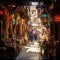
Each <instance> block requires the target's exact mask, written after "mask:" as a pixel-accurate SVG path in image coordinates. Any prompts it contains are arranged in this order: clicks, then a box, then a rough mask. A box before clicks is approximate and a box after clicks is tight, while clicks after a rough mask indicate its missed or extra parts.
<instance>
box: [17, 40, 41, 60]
mask: <svg viewBox="0 0 60 60" xmlns="http://www.w3.org/2000/svg"><path fill="white" fill-rule="evenodd" d="M39 51H40V49H39V48H38V44H37V41H33V42H30V43H29V44H28V45H27V46H24V48H23V49H22V51H21V52H20V53H19V55H18V56H17V57H16V60H42V56H41V55H40V54H39Z"/></svg>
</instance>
